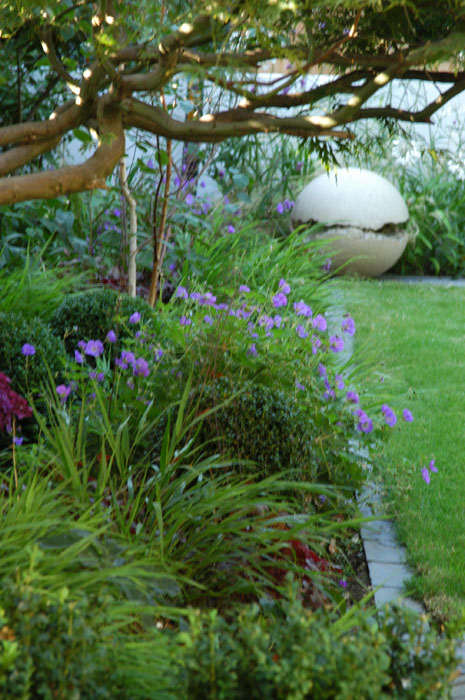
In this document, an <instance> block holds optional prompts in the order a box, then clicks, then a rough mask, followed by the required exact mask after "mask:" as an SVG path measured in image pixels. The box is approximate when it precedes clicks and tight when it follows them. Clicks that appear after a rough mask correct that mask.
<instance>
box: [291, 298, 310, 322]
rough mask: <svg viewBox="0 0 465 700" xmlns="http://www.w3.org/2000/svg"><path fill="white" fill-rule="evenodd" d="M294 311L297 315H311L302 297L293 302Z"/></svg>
mask: <svg viewBox="0 0 465 700" xmlns="http://www.w3.org/2000/svg"><path fill="white" fill-rule="evenodd" d="M294 311H295V313H296V315H297V316H306V317H307V318H309V317H310V316H311V315H312V310H311V308H310V307H309V305H308V304H306V303H305V302H304V301H303V299H301V300H300V301H296V302H294Z"/></svg>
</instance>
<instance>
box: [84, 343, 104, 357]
mask: <svg viewBox="0 0 465 700" xmlns="http://www.w3.org/2000/svg"><path fill="white" fill-rule="evenodd" d="M102 352H103V343H102V341H101V340H89V341H88V342H87V343H86V347H85V349H84V353H85V354H86V355H90V356H91V357H98V356H99V355H101V354H102Z"/></svg>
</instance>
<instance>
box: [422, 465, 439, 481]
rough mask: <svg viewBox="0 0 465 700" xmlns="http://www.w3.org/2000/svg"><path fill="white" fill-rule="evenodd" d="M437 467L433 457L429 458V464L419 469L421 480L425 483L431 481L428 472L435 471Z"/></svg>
mask: <svg viewBox="0 0 465 700" xmlns="http://www.w3.org/2000/svg"><path fill="white" fill-rule="evenodd" d="M437 471H438V469H437V467H436V466H435V464H434V459H432V460H431V462H430V463H429V465H428V466H427V467H423V468H422V470H421V478H422V479H423V481H425V482H426V483H427V484H429V483H430V481H431V475H430V472H434V473H437Z"/></svg>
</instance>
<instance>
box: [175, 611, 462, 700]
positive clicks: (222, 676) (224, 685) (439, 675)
mask: <svg viewBox="0 0 465 700" xmlns="http://www.w3.org/2000/svg"><path fill="white" fill-rule="evenodd" d="M178 663H179V664H180V669H181V671H180V676H181V677H182V679H183V691H182V693H181V691H180V693H179V695H180V697H185V698H189V700H206V698H215V700H244V699H245V698H247V700H287V699H289V698H292V700H330V699H331V700H335V699H336V698H337V700H354V698H356V699H357V700H388V699H389V698H395V699H396V700H414V698H415V699H416V698H428V700H439V699H440V698H444V697H448V695H447V689H448V688H449V687H450V679H451V677H452V674H453V671H454V669H455V668H456V666H457V659H456V656H455V642H454V640H453V639H452V637H451V636H449V634H447V633H446V634H439V633H438V632H437V631H436V630H435V628H434V627H432V626H431V624H429V625H428V624H426V622H425V619H424V617H420V616H418V615H417V614H416V613H414V612H413V611H411V610H408V609H405V608H393V609H389V608H386V609H385V611H384V612H382V613H381V616H380V619H379V620H377V619H376V618H374V617H369V616H368V614H367V613H366V612H356V613H354V612H353V611H352V612H350V613H349V617H348V619H347V621H344V618H340V617H338V614H337V613H335V612H334V611H329V610H326V609H324V608H319V609H318V610H316V611H314V612H312V611H309V610H307V609H305V608H303V607H302V605H301V604H300V603H299V602H297V601H296V600H294V601H292V602H290V603H286V604H284V605H283V606H282V612H281V613H280V614H277V615H276V614H270V613H269V612H268V613H265V614H264V611H263V610H261V609H260V608H259V606H258V605H252V606H245V607H243V608H242V610H241V611H240V613H239V614H238V615H237V616H236V617H235V618H233V619H225V618H223V617H221V616H220V615H219V614H217V611H215V610H213V611H208V612H200V611H195V612H192V613H191V615H190V625H189V629H188V630H187V631H185V632H181V633H180V634H179V662H178Z"/></svg>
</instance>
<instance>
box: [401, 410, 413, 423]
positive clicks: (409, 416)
mask: <svg viewBox="0 0 465 700" xmlns="http://www.w3.org/2000/svg"><path fill="white" fill-rule="evenodd" d="M402 418H403V419H404V421H405V422H406V423H413V416H412V414H411V413H410V411H409V410H408V408H404V410H403V411H402Z"/></svg>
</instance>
